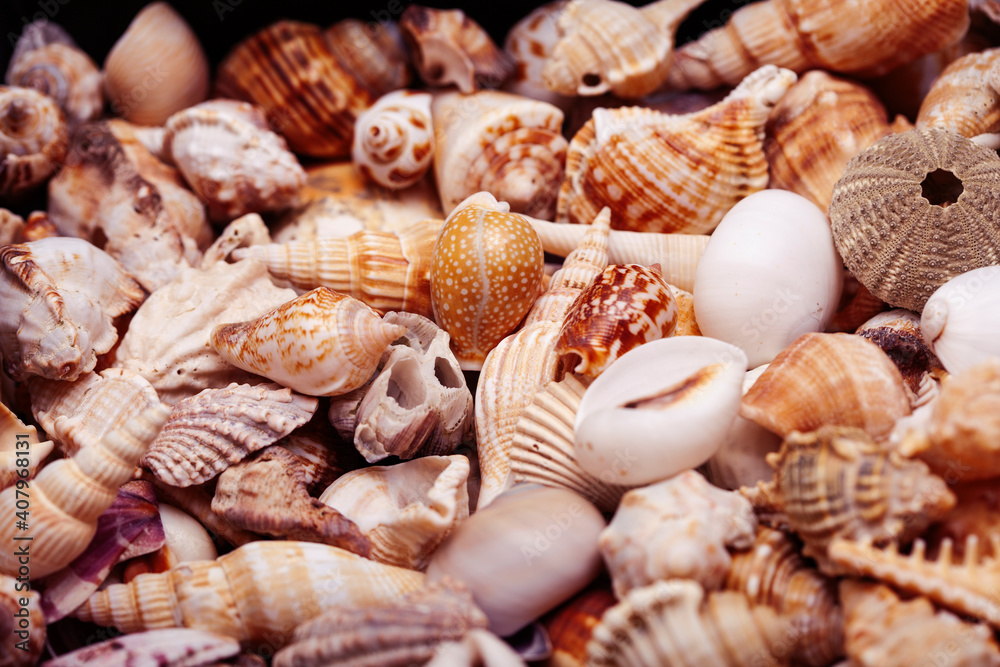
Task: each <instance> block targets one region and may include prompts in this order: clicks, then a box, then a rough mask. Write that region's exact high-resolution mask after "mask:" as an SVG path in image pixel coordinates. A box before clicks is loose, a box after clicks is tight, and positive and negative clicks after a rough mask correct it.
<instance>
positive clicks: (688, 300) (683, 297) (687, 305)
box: [667, 283, 701, 336]
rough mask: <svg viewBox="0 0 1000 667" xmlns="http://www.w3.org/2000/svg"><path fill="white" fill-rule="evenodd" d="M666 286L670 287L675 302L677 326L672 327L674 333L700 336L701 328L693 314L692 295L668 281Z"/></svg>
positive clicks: (676, 334)
mask: <svg viewBox="0 0 1000 667" xmlns="http://www.w3.org/2000/svg"><path fill="white" fill-rule="evenodd" d="M667 287H669V288H670V293H671V294H673V296H674V303H676V304H677V326H676V327H674V335H675V336H700V335H701V329H700V328H699V327H698V322H697V320H696V319H695V316H694V295H693V294H691V292H687V291H685V290H683V289H681V288H680V287H677V286H676V285H671V284H670V283H667Z"/></svg>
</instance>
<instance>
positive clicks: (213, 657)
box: [47, 628, 240, 667]
mask: <svg viewBox="0 0 1000 667" xmlns="http://www.w3.org/2000/svg"><path fill="white" fill-rule="evenodd" d="M239 652H240V643H239V642H238V641H236V640H235V639H231V638H229V637H222V636H220V635H217V634H214V633H211V632H203V631H201V630H189V629H186V628H183V629H182V628H169V629H165V630H148V631H146V632H140V633H137V634H133V635H127V636H124V637H115V638H113V639H108V640H105V641H103V642H98V643H97V644H93V645H91V646H85V647H83V648H79V649H77V650H75V651H71V652H70V653H64V654H63V655H60V656H58V657H57V658H54V659H52V660H49V661H47V662H48V664H49V665H51V667H85V666H86V665H98V664H100V665H106V666H107V667H124V666H125V665H140V664H147V665H179V664H183V665H186V666H187V667H199V666H200V665H212V664H218V661H220V660H225V659H227V658H232V657H233V656H235V655H236V654H238V653H239Z"/></svg>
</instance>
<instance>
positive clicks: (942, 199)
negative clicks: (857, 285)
mask: <svg viewBox="0 0 1000 667" xmlns="http://www.w3.org/2000/svg"><path fill="white" fill-rule="evenodd" d="M997 169H1000V158H998V157H997V156H996V153H995V152H994V151H991V150H989V149H987V148H984V147H982V146H978V145H976V144H974V143H973V142H971V141H969V140H968V139H965V138H963V137H960V136H959V135H957V134H955V133H953V132H949V131H946V130H912V131H909V132H904V133H902V134H895V135H891V136H888V137H885V138H884V139H881V140H879V141H878V142H877V143H875V145H873V146H872V147H871V148H869V149H868V150H866V151H864V152H863V153H861V154H859V155H858V156H857V157H855V158H854V159H853V160H851V162H850V164H848V166H847V169H846V171H845V172H844V175H843V177H842V178H841V179H840V180H839V181H838V182H837V185H836V187H835V188H834V192H833V201H832V203H831V204H830V222H831V225H832V230H833V237H834V240H835V241H836V243H837V250H839V251H840V255H841V256H842V257H843V258H844V262H845V264H847V268H849V269H850V270H851V272H852V273H853V274H854V275H855V276H857V278H858V280H860V281H861V283H862V284H863V285H864V286H865V287H867V288H868V289H869V290H870V291H871V293H872V294H874V295H875V296H877V297H878V298H880V299H882V300H883V301H885V302H887V303H889V304H890V305H893V306H899V307H902V308H907V309H909V310H913V311H920V310H921V309H922V308H923V307H924V304H925V303H926V302H927V299H928V298H929V297H930V296H931V294H932V293H933V292H934V290H936V289H937V288H938V287H940V286H941V285H942V284H944V283H945V282H946V281H948V280H950V279H951V278H954V277H955V276H957V275H959V274H961V273H965V272H967V271H971V270H972V269H975V268H978V267H983V266H989V265H992V264H997V263H1000V232H998V231H997V230H998V229H1000V219H998V218H997V216H996V214H995V211H997V210H1000V203H998V198H1000V188H997V187H996V178H997V177H996V171H997Z"/></svg>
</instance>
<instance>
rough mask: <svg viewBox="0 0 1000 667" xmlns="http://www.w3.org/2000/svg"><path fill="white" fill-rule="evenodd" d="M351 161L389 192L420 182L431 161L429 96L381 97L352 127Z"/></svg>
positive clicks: (405, 93) (394, 94)
mask: <svg viewBox="0 0 1000 667" xmlns="http://www.w3.org/2000/svg"><path fill="white" fill-rule="evenodd" d="M351 157H352V158H353V160H354V163H355V164H356V165H358V168H359V169H360V170H361V172H362V173H364V174H365V176H367V177H368V178H370V179H372V180H373V181H375V182H376V183H378V184H379V185H381V186H383V187H386V188H389V189H391V190H400V189H402V188H407V187H409V186H411V185H413V184H414V183H416V182H417V181H419V180H420V179H421V178H423V176H424V174H425V173H426V172H427V170H428V169H430V166H431V161H432V160H433V159H434V123H433V122H432V120H431V95H430V93H421V92H416V91H410V90H397V91H393V92H391V93H389V94H388V95H383V96H382V97H380V98H379V100H378V101H377V102H375V104H373V105H372V106H371V107H370V108H369V109H367V110H365V111H364V112H363V113H362V114H361V115H360V116H358V120H357V121H356V122H355V124H354V144H353V145H352V147H351Z"/></svg>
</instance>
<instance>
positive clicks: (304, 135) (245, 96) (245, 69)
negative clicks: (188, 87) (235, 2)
mask: <svg viewBox="0 0 1000 667" xmlns="http://www.w3.org/2000/svg"><path fill="white" fill-rule="evenodd" d="M342 23H343V22H342ZM380 25H381V24H380ZM364 27H365V24H363V23H362V22H360V21H354V22H351V23H347V24H344V25H341V24H340V23H338V24H335V25H334V26H332V27H331V28H330V29H329V30H328V31H327V33H326V34H324V32H323V31H322V30H320V28H319V27H317V26H314V25H311V24H308V23H300V22H297V21H279V22H277V23H273V24H271V25H270V26H268V27H266V28H264V29H263V30H260V31H259V32H257V33H256V34H254V35H251V36H250V37H248V38H246V39H244V40H243V41H242V42H240V43H239V44H237V45H236V46H235V47H234V48H233V49H232V50H231V51H230V52H229V55H228V56H226V58H225V59H224V60H223V61H222V63H221V64H220V65H219V69H218V72H217V79H216V92H217V93H218V94H219V95H221V96H222V97H230V98H233V99H240V100H246V101H248V102H253V103H254V104H257V105H259V106H260V107H262V108H263V109H264V111H265V112H266V113H267V120H268V125H269V127H270V128H271V129H272V130H274V131H276V132H278V133H279V134H281V135H282V136H284V137H285V140H286V141H288V145H289V146H290V147H291V148H292V150H293V151H295V152H296V153H303V154H305V155H311V156H314V157H346V156H348V155H350V152H351V140H352V138H353V133H354V121H355V118H356V117H357V115H358V114H359V113H360V112H362V111H363V110H365V109H366V108H368V107H369V106H371V104H372V103H373V102H374V101H375V100H377V99H378V98H379V97H381V96H382V95H383V94H385V93H387V92H389V91H390V90H395V89H396V88H403V87H405V86H406V84H407V83H408V81H407V79H408V77H407V76H406V74H405V69H404V70H402V71H401V72H397V73H396V74H395V75H393V74H391V73H392V72H394V71H396V70H397V67H398V64H399V63H401V62H402V61H404V60H405V57H404V56H403V51H402V45H401V44H398V43H397V42H396V40H395V39H394V38H393V37H392V36H391V35H390V34H389V31H388V30H383V29H379V30H376V31H374V34H373V33H372V32H370V31H368V32H366V31H364V30H363V28H364ZM376 63H377V64H376ZM380 65H384V67H380ZM386 76H388V77H389V78H388V79H386V78H383V77H386Z"/></svg>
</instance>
